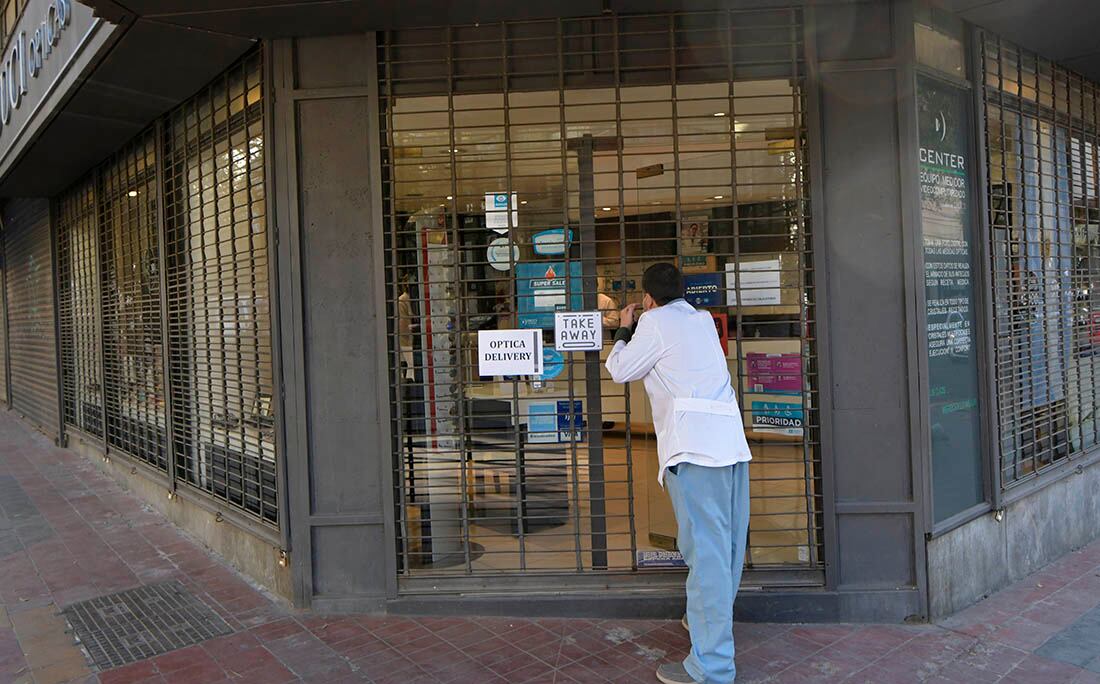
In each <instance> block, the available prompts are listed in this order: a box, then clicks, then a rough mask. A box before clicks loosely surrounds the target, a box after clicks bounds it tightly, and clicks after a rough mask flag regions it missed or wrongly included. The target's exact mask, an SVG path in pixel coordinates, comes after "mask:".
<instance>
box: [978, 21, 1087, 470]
mask: <svg viewBox="0 0 1100 684" xmlns="http://www.w3.org/2000/svg"><path fill="white" fill-rule="evenodd" d="M981 47H982V59H983V65H984V94H985V103H986V107H985V109H986V112H985V115H986V128H987V149H988V170H989V205H990V226H991V228H992V230H991V232H992V250H991V253H992V260H993V263H992V270H993V301H994V314H995V316H994V325H995V331H996V382H997V408H998V419H999V423H1000V426H999V427H1000V453H1001V472H1002V479H1003V481H1004V483H1005V484H1009V485H1010V484H1014V483H1017V482H1020V481H1021V480H1024V479H1026V478H1029V477H1030V476H1032V475H1034V474H1035V473H1037V472H1039V471H1042V470H1043V469H1044V468H1047V467H1050V466H1052V465H1053V464H1056V463H1057V462H1059V461H1061V460H1065V459H1067V458H1071V457H1072V456H1074V455H1077V454H1081V453H1083V452H1085V451H1088V450H1090V449H1092V448H1093V447H1095V445H1096V443H1097V439H1098V437H1100V425H1098V423H1097V420H1096V409H1097V406H1098V404H1097V398H1098V397H1097V394H1098V391H1100V390H1098V387H1100V353H1098V352H1100V186H1098V178H1100V174H1098V173H1097V166H1096V165H1097V163H1098V159H1100V150H1098V144H1100V111H1098V108H1100V88H1098V86H1097V85H1096V84H1094V83H1091V82H1089V81H1086V80H1084V79H1083V78H1081V77H1080V76H1078V75H1077V74H1074V73H1072V72H1070V71H1068V70H1066V69H1063V68H1061V67H1059V66H1058V65H1056V64H1053V63H1051V62H1049V61H1047V60H1045V59H1042V58H1041V57H1038V56H1037V55H1035V54H1034V53H1030V52H1028V51H1026V50H1021V49H1019V48H1017V47H1016V46H1014V45H1011V44H1009V43H1006V42H1004V41H1002V40H1000V39H999V38H997V37H996V36H992V35H985V36H984V38H983V41H982V45H981Z"/></svg>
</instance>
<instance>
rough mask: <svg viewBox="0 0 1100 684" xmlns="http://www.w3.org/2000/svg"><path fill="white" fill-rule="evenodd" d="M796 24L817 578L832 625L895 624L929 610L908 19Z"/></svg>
mask: <svg viewBox="0 0 1100 684" xmlns="http://www.w3.org/2000/svg"><path fill="white" fill-rule="evenodd" d="M807 24H808V26H810V27H811V32H812V33H811V36H808V37H809V38H810V41H809V44H808V49H809V50H808V51H809V52H810V55H809V69H810V91H811V92H810V98H811V99H812V101H811V103H810V108H811V111H812V112H814V111H815V110H816V117H814V123H816V126H817V135H816V140H814V141H812V142H813V152H814V156H815V157H816V158H815V160H814V161H815V166H816V167H817V168H816V169H814V170H815V171H818V173H819V175H820V177H821V182H820V184H819V186H818V189H817V194H816V196H815V197H814V221H815V224H816V225H817V230H816V238H815V239H816V243H815V245H814V248H815V253H816V255H817V261H818V273H819V274H820V276H821V277H822V280H823V282H824V283H825V287H824V289H823V290H821V291H819V295H818V298H819V300H820V301H821V303H822V311H823V315H824V320H822V321H821V325H822V326H823V328H824V330H825V331H826V332H825V336H826V338H827V339H826V340H825V344H826V346H827V348H828V349H829V352H828V358H827V359H825V361H826V363H827V364H828V370H827V372H825V373H824V374H823V377H824V378H827V380H825V381H823V384H822V387H821V395H822V396H821V407H822V409H821V410H822V420H823V423H824V425H823V435H824V437H823V441H824V442H825V444H824V451H825V453H824V468H825V469H826V471H827V472H826V473H825V478H824V481H825V487H826V496H827V497H829V496H831V497H832V502H831V505H830V506H829V507H828V509H827V510H828V512H829V513H830V515H829V516H828V519H827V521H826V528H827V534H828V537H827V538H828V539H830V540H831V542H832V543H831V544H830V545H829V547H828V548H827V555H828V559H829V566H828V569H827V581H828V583H829V586H830V588H834V589H836V590H837V591H838V592H839V599H840V600H839V603H838V613H839V614H838V616H837V617H838V619H840V620H844V619H849V618H850V619H861V620H874V619H882V620H890V621H895V620H902V619H904V618H906V617H908V616H924V615H926V613H927V608H926V601H925V595H926V582H925V560H924V552H925V549H924V519H925V511H924V503H925V502H924V495H923V492H924V484H923V483H924V479H925V475H924V473H925V459H924V458H923V457H922V456H921V454H922V453H923V449H924V447H923V439H922V434H923V431H924V428H923V421H922V419H921V411H920V407H921V396H922V395H921V390H920V381H919V379H918V375H919V367H920V364H919V356H918V352H919V349H918V344H917V341H918V338H917V334H916V332H917V321H918V315H917V314H918V308H917V307H918V298H920V297H922V296H923V290H922V289H921V288H920V287H918V280H917V277H918V274H917V272H916V270H917V259H918V257H919V251H918V249H919V248H918V246H917V245H918V242H917V240H918V238H919V230H918V226H917V224H916V221H915V217H916V216H917V214H916V212H917V204H916V203H917V201H918V198H917V197H916V194H915V192H911V191H910V188H912V189H915V188H916V184H915V183H913V182H911V181H912V175H911V174H913V173H915V172H916V165H915V164H911V163H910V161H911V160H910V157H911V156H912V157H914V158H915V152H916V149H915V145H916V137H915V124H914V118H915V108H914V105H913V99H912V98H913V92H912V87H913V73H914V72H913V68H914V67H913V59H912V55H913V51H912V36H913V25H912V15H911V11H910V9H909V5H908V3H907V2H890V3H887V2H874V3H851V4H843V5H828V6H820V7H816V8H813V9H808V10H807ZM811 130H812V129H811ZM911 131H913V132H914V134H913V135H910V133H911ZM920 282H921V283H923V281H920ZM921 301H923V300H921ZM823 358H824V357H823ZM825 382H827V383H828V384H827V385H826V384H825ZM875 590H883V592H882V593H881V594H877V595H872V596H875V598H874V599H870V598H868V596H867V594H864V595H863V596H861V597H860V598H856V592H868V591H875Z"/></svg>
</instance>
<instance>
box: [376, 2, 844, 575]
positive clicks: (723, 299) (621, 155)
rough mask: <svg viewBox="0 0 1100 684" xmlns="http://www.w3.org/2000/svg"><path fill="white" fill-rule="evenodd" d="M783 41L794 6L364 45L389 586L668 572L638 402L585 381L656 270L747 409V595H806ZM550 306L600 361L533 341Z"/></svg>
mask: <svg viewBox="0 0 1100 684" xmlns="http://www.w3.org/2000/svg"><path fill="white" fill-rule="evenodd" d="M801 32H802V28H801V15H800V13H799V12H798V11H797V10H793V9H792V10H767V11H723V12H708V13H695V14H661V15H646V16H613V15H607V16H601V17H597V18H584V19H576V20H550V21H533V22H514V23H503V24H501V23H497V24H481V25H477V26H461V27H445V28H438V29H416V30H409V31H397V32H390V33H387V34H384V35H383V36H381V40H380V46H381V47H380V55H379V65H380V74H379V83H380V88H381V91H382V93H381V94H382V108H383V109H382V117H381V118H382V121H383V128H384V130H383V146H384V150H383V152H384V155H383V158H384V165H385V178H384V180H385V196H386V201H387V206H386V213H387V216H386V218H387V221H388V225H387V229H386V254H387V268H388V273H387V275H388V278H387V280H388V281H389V282H390V283H391V284H392V285H391V287H392V291H391V292H390V293H389V294H390V302H391V307H390V311H389V317H390V319H389V328H390V333H391V334H390V358H391V363H390V368H391V382H392V432H393V435H394V443H393V463H394V473H395V477H394V482H395V493H394V494H395V502H396V508H397V511H396V519H397V530H398V538H397V540H396V550H397V554H398V557H399V560H398V568H399V571H400V573H401V575H402V576H403V577H405V578H410V579H412V580H415V578H418V577H440V576H445V577H452V578H457V577H471V578H477V577H491V576H494V575H538V574H542V575H562V574H568V575H588V574H599V573H647V572H652V573H657V572H662V571H673V572H675V571H678V570H681V569H682V564H681V563H680V562H679V559H678V554H676V553H675V548H676V539H675V537H676V531H675V530H676V526H675V520H674V517H673V514H672V510H671V506H670V504H669V501H668V498H667V495H666V494H665V492H664V491H663V490H662V489H660V488H659V487H658V485H657V484H656V473H657V457H656V441H655V436H654V434H653V429H652V420H651V416H650V410H649V406H648V401H647V398H646V395H645V391H644V389H643V387H642V386H641V383H635V384H633V385H630V386H625V387H624V386H619V385H615V384H614V383H612V382H611V380H610V378H609V377H608V375H607V373H606V371H605V370H604V369H603V362H604V360H605V359H606V356H607V353H608V351H609V350H610V346H611V340H610V338H611V335H612V334H613V332H614V329H615V328H617V327H618V310H619V309H620V308H621V307H622V306H624V305H625V304H627V303H630V302H638V301H640V300H641V274H642V272H643V271H644V270H645V268H646V267H648V266H649V265H650V264H653V263H656V262H659V261H670V262H674V263H677V264H678V265H680V266H681V268H682V269H683V270H684V271H685V273H686V279H687V285H688V299H689V301H691V302H692V303H693V304H694V305H695V306H697V307H698V308H700V309H703V310H707V311H709V312H710V313H711V314H712V316H713V318H714V322H715V327H716V330H717V331H718V334H719V336H720V338H721V340H722V344H723V347H724V348H725V349H726V350H727V357H728V360H729V369H730V374H731V378H732V379H733V382H734V386H735V388H736V389H737V390H738V396H739V400H740V402H741V404H742V408H743V409H744V422H745V425H746V430H747V431H748V437H749V441H750V444H751V445H752V448H753V455H754V461H753V463H752V466H751V476H752V518H751V523H750V539H749V551H748V560H747V563H748V566H749V570H750V573H752V571H755V570H760V571H763V574H760V575H757V574H756V573H752V574H750V576H749V577H750V578H752V579H750V581H756V580H755V578H756V577H759V581H760V582H764V583H769V582H777V581H795V582H803V583H819V582H820V581H821V579H822V572H821V566H822V560H821V559H822V556H823V554H822V550H821V520H820V504H819V499H818V493H819V485H818V483H819V476H820V475H819V472H820V468H819V457H818V449H817V446H818V438H819V436H818V431H817V425H818V421H817V420H816V406H817V401H816V391H817V388H816V382H815V377H816V376H815V371H816V350H815V335H814V329H815V324H814V321H815V314H814V312H815V308H814V301H815V293H814V289H813V278H812V276H813V268H812V263H813V262H812V255H811V252H810V229H811V227H810V225H809V219H808V203H807V199H806V197H807V185H808V178H807V171H806V170H807V165H806V163H805V155H804V145H805V132H804V122H803V93H802V86H801V73H800V65H801V56H802V46H801ZM560 311H599V312H600V324H601V326H602V329H603V339H604V344H603V346H602V349H601V350H600V351H589V352H579V351H557V350H555V349H554V335H553V333H554V315H555V313H556V312H560ZM489 330H519V331H542V332H541V333H539V332H532V335H534V336H537V337H540V338H541V340H542V344H543V349H542V358H541V363H540V364H539V369H538V372H531V373H526V374H519V375H481V374H480V373H481V371H480V370H479V350H478V337H479V332H481V331H489ZM482 586H485V587H492V586H493V585H492V582H491V581H489V580H487V581H484V582H483V583H482Z"/></svg>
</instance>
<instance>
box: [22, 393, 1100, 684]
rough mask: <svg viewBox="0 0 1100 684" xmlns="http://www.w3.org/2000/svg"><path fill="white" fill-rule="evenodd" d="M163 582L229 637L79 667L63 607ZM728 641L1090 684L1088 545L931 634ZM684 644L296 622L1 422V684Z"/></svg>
mask: <svg viewBox="0 0 1100 684" xmlns="http://www.w3.org/2000/svg"><path fill="white" fill-rule="evenodd" d="M168 579H178V580H180V581H181V582H182V583H183V584H184V586H185V587H186V588H187V589H188V590H190V591H191V592H192V593H194V594H195V595H196V596H198V597H199V598H200V599H201V600H203V601H204V602H205V603H207V604H208V605H210V606H211V607H213V608H215V609H216V610H217V611H218V612H219V613H220V614H221V615H222V616H223V617H225V618H226V620H227V622H228V623H229V625H230V626H231V627H232V629H233V630H234V633H233V634H232V635H230V636H226V637H222V638H218V639H214V640H210V641H206V642H204V643H202V644H199V645H196V646H191V647H188V648H184V649H181V650H178V651H174V652H171V653H167V654H165V655H162V656H159V657H156V658H153V659H151V660H146V661H142V662H139V663H135V664H132V665H128V666H125V667H121V668H118V669H115V670H109V671H106V672H99V673H96V672H94V671H93V669H92V668H91V667H90V666H89V665H88V664H87V662H86V660H85V658H84V654H83V653H82V651H81V650H80V648H79V647H78V646H76V645H75V644H74V643H73V640H72V637H71V636H70V635H68V634H67V633H66V632H65V623H64V620H63V619H62V618H61V617H60V616H59V614H58V611H59V610H60V608H62V607H65V606H67V605H69V604H71V603H73V602H76V601H81V600H84V599H87V598H91V597H95V596H100V595H104V594H108V593H112V592H116V591H120V590H123V589H128V588H132V587H135V586H138V585H141V584H146V583H154V582H161V581H164V580H168ZM737 638H738V667H739V672H740V676H739V678H738V681H739V682H784V683H786V682H790V683H792V684H794V683H802V682H851V683H853V684H889V683H891V682H931V683H934V684H945V683H947V682H957V683H967V684H971V683H984V682H989V683H992V682H1003V683H1005V684H1044V683H1046V682H1072V683H1075V684H1100V542H1097V543H1094V544H1092V545H1091V546H1089V547H1087V548H1085V549H1083V550H1082V551H1079V552H1077V553H1073V554H1070V555H1069V556H1067V557H1066V558H1063V559H1062V560H1060V561H1058V562H1057V563H1055V564H1053V565H1052V566H1050V567H1048V568H1047V569H1045V570H1044V571H1042V572H1040V573H1038V574H1037V575H1035V576H1033V577H1031V578H1029V579H1028V580H1026V581H1024V582H1021V583H1020V584H1018V585H1016V586H1014V587H1012V588H1010V589H1008V590H1006V591H1004V592H1001V593H1000V594H998V595H997V596H994V597H993V598H991V599H989V600H987V601H985V602H983V603H981V604H979V605H978V606H975V607H974V608H971V609H969V610H967V611H965V612H963V613H962V614H960V615H957V616H955V617H953V618H951V619H950V620H947V621H945V622H944V623H943V624H941V625H927V626H901V625H815V626H800V625H764V624H738V625H737ZM686 648H687V637H686V634H685V633H684V632H683V631H682V630H681V629H680V626H679V624H678V623H676V622H653V621H630V622H622V621H590V620H521V619H501V618H492V619H486V618H470V619H455V618H421V619H406V618H379V617H366V616H352V617H325V616H319V615H312V614H302V613H296V612H294V611H291V610H289V609H287V608H286V607H285V606H282V605H280V604H278V603H276V602H273V601H271V600H270V599H269V598H268V597H266V596H264V595H263V594H262V593H260V592H258V591H256V590H254V589H253V588H252V587H251V586H250V585H249V584H248V583H246V582H245V581H243V580H242V579H241V578H240V577H239V576H237V575H236V574H235V573H234V572H233V571H231V570H229V569H228V568H226V567H225V566H224V565H222V564H221V563H220V562H218V561H217V560H216V559H214V558H212V557H211V556H209V555H208V554H207V553H206V552H204V550H203V549H201V548H200V547H198V546H197V545H195V544H194V543H192V542H191V541H189V540H188V539H186V538H185V537H184V536H182V535H181V534H180V533H179V532H178V531H176V529H175V528H174V527H172V526H171V525H170V524H168V523H167V522H165V521H164V519H163V518H161V517H160V516H159V515H158V514H156V513H154V512H152V511H150V510H149V509H148V508H146V507H145V506H143V504H142V503H141V502H140V501H138V500H137V499H135V498H134V497H132V496H130V495H129V494H127V493H126V492H124V491H123V490H122V489H121V488H120V487H119V486H118V485H117V484H115V482H114V481H113V480H111V479H110V478H108V477H106V476H104V475H102V474H100V473H99V472H98V471H97V470H96V468H95V467H93V465H92V464H91V463H89V462H87V461H86V460H84V459H83V458H82V457H80V456H77V455H76V454H74V453H71V452H67V451H64V450H59V449H56V448H54V447H53V446H52V445H50V444H49V443H48V442H47V440H45V439H44V438H42V437H40V436H38V435H37V434H35V433H33V432H31V431H30V430H29V429H28V428H27V427H26V426H25V425H24V424H23V423H21V422H19V421H18V420H17V419H15V418H14V417H13V416H12V415H11V414H8V413H0V683H4V684H6V683H8V682H13V683H14V682H18V683H20V684H31V683H32V682H33V683H35V684H57V683H59V682H69V681H72V682H101V683H102V684H125V683H134V682H150V683H152V682H157V683H161V682H180V683H187V684H195V683H202V684H206V683H215V682H255V683H257V684H282V683H285V682H324V684H341V683H343V682H375V683H376V684H389V683H397V682H401V683H403V684H405V683H407V684H419V683H424V684H427V683H432V684H452V683H453V684H467V683H469V684H474V683H479V684H480V683H482V682H485V683H490V684H503V683H504V682H513V683H515V684H521V683H529V684H543V683H545V684H549V683H551V682H557V683H564V684H571V683H572V684H576V683H579V684H602V683H605V682H622V683H626V682H654V681H656V680H655V679H654V677H653V670H654V668H655V666H656V664H657V663H659V662H663V661H665V660H667V659H670V658H672V657H674V656H677V655H678V654H682V653H683V652H684V650H685V649H686Z"/></svg>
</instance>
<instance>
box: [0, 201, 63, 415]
mask: <svg viewBox="0 0 1100 684" xmlns="http://www.w3.org/2000/svg"><path fill="white" fill-rule="evenodd" d="M4 227H5V235H4V240H5V252H6V255H7V262H8V267H9V271H8V274H7V275H8V278H7V284H6V286H7V293H8V341H9V352H10V354H11V403H12V408H14V409H15V410H17V411H19V412H20V413H22V414H23V415H25V416H26V417H27V418H29V419H30V420H31V421H33V422H34V423H35V424H37V425H38V427H40V428H41V429H42V431H43V432H45V433H46V434H48V435H50V436H52V437H57V431H58V423H59V421H58V415H57V353H56V348H57V337H56V329H55V327H54V289H53V275H52V274H53V266H52V258H51V254H50V213H49V203H48V202H47V201H46V200H44V199H41V200H40V199H23V200H12V201H11V202H9V203H8V204H7V205H6V206H5V208H4Z"/></svg>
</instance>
